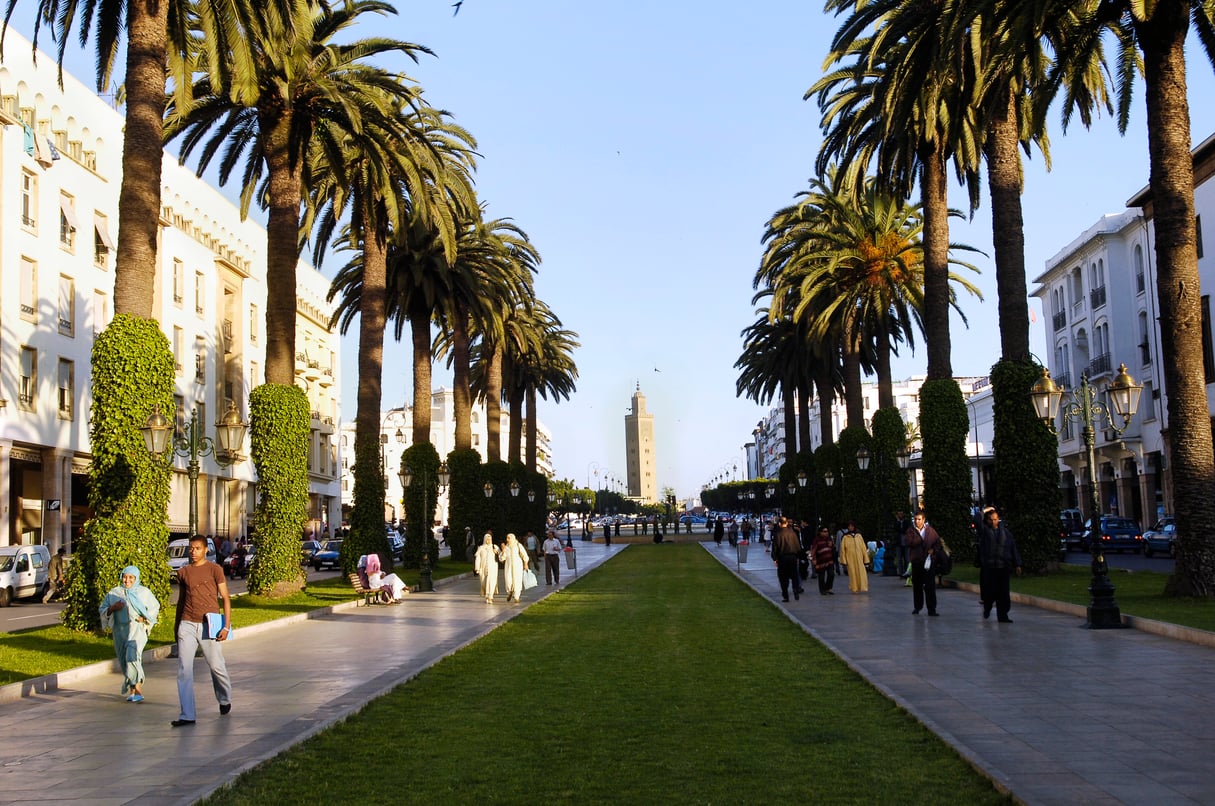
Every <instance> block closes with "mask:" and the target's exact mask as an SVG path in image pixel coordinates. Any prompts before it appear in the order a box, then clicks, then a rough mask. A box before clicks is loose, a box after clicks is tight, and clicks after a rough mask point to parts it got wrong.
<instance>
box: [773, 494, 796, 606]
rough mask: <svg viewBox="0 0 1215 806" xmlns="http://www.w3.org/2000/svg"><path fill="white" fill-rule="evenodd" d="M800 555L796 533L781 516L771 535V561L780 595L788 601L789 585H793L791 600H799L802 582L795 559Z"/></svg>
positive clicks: (786, 519) (787, 520)
mask: <svg viewBox="0 0 1215 806" xmlns="http://www.w3.org/2000/svg"><path fill="white" fill-rule="evenodd" d="M801 553H802V544H801V541H800V540H798V538H797V532H795V531H793V527H791V526H790V525H789V519H788V518H786V517H785V516H783V515H782V516H781V517H780V519H779V520H777V522H776V531H775V532H774V533H773V535H772V560H773V561H774V562H775V563H776V578H777V579H779V580H780V595H781V598H782V599H783V600H784V601H786V602H787V601H789V585H790V583H792V585H793V598H794V599H800V598H801V594H802V582H801V580H800V579H798V576H797V558H798V556H799V555H800V554H801Z"/></svg>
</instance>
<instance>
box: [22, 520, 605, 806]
mask: <svg viewBox="0 0 1215 806" xmlns="http://www.w3.org/2000/svg"><path fill="white" fill-rule="evenodd" d="M574 546H575V548H577V550H578V571H579V573H585V572H586V571H588V570H590V569H591V568H594V567H595V566H597V565H599V564H601V563H602V562H603V561H604V560H605V559H607V558H608V557H610V556H611V555H612V554H615V553H617V552H620V551H623V550H625V549H624V548H622V547H616V546H613V547H611V548H610V549H609V548H605V547H603V546H602V545H598V544H591V543H583V542H580V541H577V540H575V541H574ZM539 576H540V585H539V586H538V587H536V588H533V589H532V590H530V591H527V592H525V593H524V594H523V602H522V604H521V605H513V604H510V605H508V604H506V603H505V596H504V595H500V596H499V597H498V600H497V603H496V604H493V605H487V604H485V602H484V601H483V600H482V599H481V597H480V595H479V594H478V583H477V580H476V578H475V577H473V576H471V575H469V577H468V578H462V579H458V580H456V581H454V582H452V583H451V584H446V585H441V586H439V587H438V589H437V590H436V591H435V592H434V593H415V594H411V595H410V596H409V597H408V599H407V600H406V601H405V602H404V603H402V604H400V605H394V606H373V607H354V606H353V603H351V605H349V606H345V605H343V606H341V607H340V609H339V610H338V611H337V612H334V613H331V614H328V615H325V616H322V617H321V618H314V619H309V620H297V621H295V622H293V623H290V624H287V625H285V626H281V627H276V628H272V629H256V628H250V629H249V632H248V633H246V634H245V635H242V631H241V630H240V629H239V628H238V629H237V631H236V633H237V634H236V637H235V638H234V639H233V640H232V641H231V642H230V643H227V644H226V645H225V649H224V654H225V657H226V658H227V662H228V671H229V673H230V674H231V676H232V685H233V697H232V712H231V713H230V714H228V715H227V716H224V717H221V716H220V715H219V708H218V706H217V705H216V702H215V697H214V695H213V694H212V693H211V691H210V689H209V686H208V680H209V676H208V674H207V672H206V664H205V663H204V662H203V661H202V659H201V658H200V659H198V660H197V661H196V664H197V665H196V667H195V691H196V695H197V702H198V722H197V724H195V725H193V726H191V727H183V728H172V727H170V726H169V722H170V721H172V720H174V719H176V718H177V716H178V702H177V677H176V675H177V662H176V660H172V661H162V662H155V663H150V664H148V665H146V666H145V669H146V671H147V675H148V680H147V683H146V685H145V686H144V692H145V695H146V697H147V699H146V700H145V701H144V702H142V703H140V704H138V705H133V704H130V703H127V702H125V701H124V700H123V698H122V697H121V696H120V695H119V694H118V691H119V688H120V686H121V678H120V677H119V676H118V674H117V673H106V674H97V675H94V676H91V677H86V678H84V679H81V680H78V681H76V682H74V683H72V684H70V685H69V686H65V687H61V688H59V689H56V690H52V691H50V692H47V693H41V694H35V695H33V696H29V697H25V698H23V699H21V700H20V701H18V702H10V703H6V704H3V705H0V736H3V737H4V739H5V741H4V742H3V746H0V803H33V802H41V803H81V804H84V803H87V804H89V805H90V806H106V805H107V804H124V803H136V802H137V803H141V804H161V803H163V804H176V803H192V802H194V801H195V800H197V799H199V798H201V797H204V796H205V795H207V794H208V793H210V792H212V791H214V790H215V789H217V788H218V787H220V786H222V785H223V784H225V783H226V782H228V781H230V780H231V779H232V778H234V777H235V776H236V775H237V774H239V773H240V772H242V771H244V770H246V769H249V768H251V767H253V766H255V765H256V764H258V763H259V762H261V761H263V760H265V759H267V758H270V757H272V756H274V755H276V754H278V753H279V752H281V751H282V750H284V749H286V748H287V747H289V746H291V745H293V744H295V743H297V742H299V741H301V740H302V739H304V738H307V737H308V736H311V735H312V734H314V733H316V732H318V731H320V730H323V729H324V728H326V727H328V726H329V725H332V724H333V723H334V722H336V721H338V720H340V719H343V718H344V717H346V716H348V715H349V714H351V713H352V712H354V711H357V710H358V709H359V708H361V707H362V706H363V705H364V704H365V703H366V702H367V701H368V700H370V699H372V698H374V697H377V696H379V695H381V694H385V693H387V692H388V691H389V690H391V689H392V688H394V687H395V686H397V685H399V684H400V683H402V682H404V681H406V680H409V679H410V678H412V677H414V676H415V675H417V674H418V673H419V672H421V671H422V670H424V669H426V668H427V667H429V666H431V665H433V664H434V663H436V662H437V661H439V660H441V659H442V658H444V657H446V656H447V655H450V654H451V653H453V652H455V651H457V650H458V649H460V648H461V647H463V646H465V645H467V644H469V643H471V642H472V641H474V640H476V639H477V638H479V637H481V636H482V635H484V634H486V633H487V632H489V631H490V630H492V629H494V628H495V627H496V626H498V625H499V624H501V623H502V622H504V621H507V620H509V619H510V618H512V617H513V616H514V615H516V614H518V613H520V612H522V610H523V609H524V608H526V607H527V606H528V605H530V604H532V603H534V602H536V601H538V600H539V599H542V598H544V597H545V596H547V595H549V594H551V593H553V592H555V591H556V590H558V588H556V587H547V586H545V584H544V579H543V570H541V573H540V574H539ZM573 580H574V572H573V571H570V570H567V569H566V568H565V563H564V562H563V563H562V570H561V581H562V586H564V585H567V584H569V583H570V582H571V581H573Z"/></svg>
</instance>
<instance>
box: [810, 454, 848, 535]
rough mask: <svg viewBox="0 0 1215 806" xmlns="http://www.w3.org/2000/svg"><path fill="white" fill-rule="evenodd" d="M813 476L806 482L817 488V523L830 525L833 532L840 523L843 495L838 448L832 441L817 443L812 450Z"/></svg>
mask: <svg viewBox="0 0 1215 806" xmlns="http://www.w3.org/2000/svg"><path fill="white" fill-rule="evenodd" d="M814 467H815V469H816V472H815V474H814V477H813V478H812V479H810V480H809V481H808V482H807V483H806V487H807V488H809V487H810V485H811V484H813V485H815V488H816V490H817V496H816V500H817V502H818V503H817V509H818V516H819V523H820V524H822V525H826V526H829V527H831V531H832V532H835V530H836V528H838V526H839V524H840V520H841V518H842V516H841V506H842V503H843V497H842V495H841V492H840V490H841V488H842V485H841V484H840V448H839V445H837V444H836V443H834V442H832V443H831V444H830V445H819V446H818V450H816V451H815V452H814ZM827 473H830V474H831V485H830V486H828V485H827V480H826V475H827Z"/></svg>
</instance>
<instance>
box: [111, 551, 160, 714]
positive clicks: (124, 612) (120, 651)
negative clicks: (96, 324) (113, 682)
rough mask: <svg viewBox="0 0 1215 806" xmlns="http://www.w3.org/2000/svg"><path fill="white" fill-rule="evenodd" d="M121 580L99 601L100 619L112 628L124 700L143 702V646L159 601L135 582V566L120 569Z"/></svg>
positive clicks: (137, 572)
mask: <svg viewBox="0 0 1215 806" xmlns="http://www.w3.org/2000/svg"><path fill="white" fill-rule="evenodd" d="M121 578H122V583H121V584H119V585H115V586H114V587H113V588H111V589H110V592H109V593H107V594H106V595H105V598H104V599H102V600H101V607H100V610H101V621H102V624H103V626H104V627H105V628H106V629H109V630H113V631H114V653H115V654H116V655H117V656H118V665H119V667H121V669H122V677H123V680H122V693H123V694H126V695H128V696H127V702H143V690H142V686H143V681H144V674H143V648H144V646H146V645H147V643H148V634H149V633H151V632H152V627H154V626H155V625H156V617H157V616H159V615H160V602H158V601H156V597H155V596H154V595H153V594H152V591H151V590H149V589H148V588H145V587H144V586H143V585H140V584H139V569H138V568H136V567H135V566H133V565H128V566H127V567H126V568H124V569H122V577H121Z"/></svg>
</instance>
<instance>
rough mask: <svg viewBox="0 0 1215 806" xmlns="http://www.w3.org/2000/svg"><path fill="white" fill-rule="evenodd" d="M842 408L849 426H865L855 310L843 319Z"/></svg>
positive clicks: (863, 394) (858, 335)
mask: <svg viewBox="0 0 1215 806" xmlns="http://www.w3.org/2000/svg"><path fill="white" fill-rule="evenodd" d="M843 341H844V349H843V357H844V410H845V412H846V413H847V422H848V427H849V428H864V427H865V392H864V389H863V388H862V387H861V350H860V333H859V332H858V321H857V315H856V310H855V309H853V310H852V311H850V312H849V313H848V315H847V316H846V317H845V319H844V336H843Z"/></svg>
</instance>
